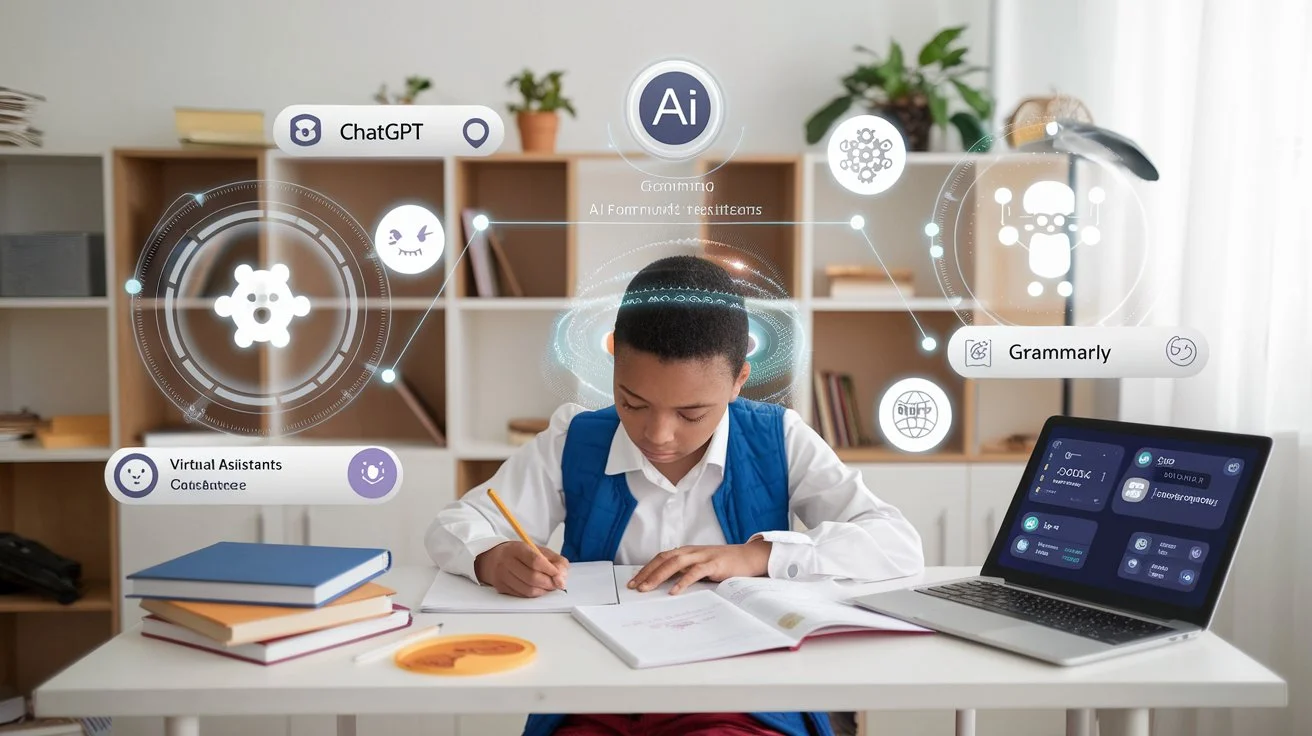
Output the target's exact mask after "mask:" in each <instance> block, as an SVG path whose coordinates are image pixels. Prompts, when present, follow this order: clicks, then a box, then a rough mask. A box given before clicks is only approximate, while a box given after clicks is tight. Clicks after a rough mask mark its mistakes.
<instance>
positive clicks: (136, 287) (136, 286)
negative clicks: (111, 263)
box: [123, 279, 141, 296]
mask: <svg viewBox="0 0 1312 736" xmlns="http://www.w3.org/2000/svg"><path fill="white" fill-rule="evenodd" d="M123 288H124V289H125V290H127V292H128V293H129V294H132V295H133V296H136V295H137V294H140V293H141V282H140V281H137V280H136V279H128V282H127V283H126V284H124V285H123Z"/></svg>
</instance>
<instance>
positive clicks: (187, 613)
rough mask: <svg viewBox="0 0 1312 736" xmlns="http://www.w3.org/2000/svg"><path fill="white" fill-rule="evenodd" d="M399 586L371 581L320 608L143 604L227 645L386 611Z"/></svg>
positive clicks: (157, 601)
mask: <svg viewBox="0 0 1312 736" xmlns="http://www.w3.org/2000/svg"><path fill="white" fill-rule="evenodd" d="M395 593H396V591H394V590H392V589H391V588H387V587H384V586H382V585H379V584H378V583H365V584H364V585H361V586H360V587H358V588H356V589H355V590H352V591H351V592H349V593H347V594H346V595H344V596H342V597H340V598H338V599H337V600H335V601H333V602H332V603H329V604H327V605H325V606H321V607H319V608H295V607H284V606H251V605H243V604H240V603H208V602H204V601H171V600H165V599H160V598H147V599H143V600H142V601H141V607H142V608H143V609H145V610H146V611H147V612H148V613H150V614H152V615H154V616H155V617H157V618H161V619H164V620H165V621H168V622H169V623H171V624H175V625H177V626H182V627H184V628H187V629H190V630H191V631H194V632H196V633H197V634H200V635H202V636H205V637H207V638H209V639H210V640H211V641H213V642H215V643H217V644H221V645H223V646H235V645H238V644H251V643H253V642H261V641H268V640H271V639H278V638H282V637H286V636H294V635H296V634H304V633H307V632H310V631H318V630H320V629H328V628H332V627H334V626H341V625H343V624H349V623H354V622H356V621H362V620H364V619H369V618H376V617H378V616H385V615H387V614H388V613H391V611H392V596H393V595H395Z"/></svg>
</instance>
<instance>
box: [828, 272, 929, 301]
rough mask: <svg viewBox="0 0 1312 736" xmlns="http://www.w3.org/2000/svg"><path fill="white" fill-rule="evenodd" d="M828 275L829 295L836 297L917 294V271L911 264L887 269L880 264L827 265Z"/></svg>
mask: <svg viewBox="0 0 1312 736" xmlns="http://www.w3.org/2000/svg"><path fill="white" fill-rule="evenodd" d="M825 275H826V276H828V277H829V296H830V297H831V298H833V299H869V300H872V301H878V300H881V299H894V300H896V299H901V298H905V299H910V298H912V297H914V296H915V293H916V289H915V283H914V282H915V274H914V273H912V271H911V269H909V268H895V269H892V270H891V271H886V270H884V268H883V267H881V266H842V265H834V266H828V267H826V268H825Z"/></svg>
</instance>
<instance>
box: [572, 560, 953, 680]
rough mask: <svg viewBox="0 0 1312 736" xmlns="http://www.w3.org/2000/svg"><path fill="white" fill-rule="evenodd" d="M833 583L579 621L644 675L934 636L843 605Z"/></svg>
mask: <svg viewBox="0 0 1312 736" xmlns="http://www.w3.org/2000/svg"><path fill="white" fill-rule="evenodd" d="M845 597H846V596H845V595H844V591H843V588H842V587H841V586H839V585H837V584H835V583H831V582H827V581H826V582H819V583H799V582H792V581H787V580H773V579H770V578H730V579H728V580H726V581H724V582H722V583H720V584H719V585H717V586H716V587H715V589H714V590H700V591H694V592H689V593H684V594H682V595H677V596H656V597H651V598H647V599H644V600H638V601H632V602H628V603H626V604H625V605H622V606H579V607H577V608H575V609H574V610H573V614H574V618H576V619H578V621H579V622H580V623H582V624H583V626H584V627H586V628H587V629H588V631H590V632H591V633H592V635H593V636H595V637H597V638H598V639H599V640H601V642H602V643H604V644H605V645H606V646H607V647H609V648H610V649H611V651H613V652H615V654H616V655H618V656H619V657H620V659H622V660H624V661H625V662H627V663H628V664H629V666H630V667H633V668H636V669H643V668H647V667H663V666H666V665H673V664H686V663H688V662H702V661H707V660H712V659H724V658H726V657H736V656H738V655H742V654H751V653H754V652H765V651H770V650H772V649H797V648H798V647H800V646H801V645H802V642H803V641H804V640H805V639H807V638H809V637H812V636H822V635H826V634H838V633H848V632H858V631H860V632H876V631H902V632H927V631H929V630H928V629H925V628H922V627H920V626H916V625H914V624H909V623H906V622H903V621H898V620H897V619H893V618H889V617H888V616H882V615H880V614H877V613H874V612H873V611H867V610H865V609H861V608H857V607H855V606H852V605H850V604H848V603H846V602H844V598H845Z"/></svg>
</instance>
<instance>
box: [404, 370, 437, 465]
mask: <svg viewBox="0 0 1312 736" xmlns="http://www.w3.org/2000/svg"><path fill="white" fill-rule="evenodd" d="M392 388H393V389H395V390H396V393H397V395H398V396H400V397H401V400H402V401H404V402H405V405H406V408H407V409H409V410H410V413H411V414H414V415H415V419H418V420H419V424H420V426H422V427H423V428H424V431H425V432H427V433H428V436H429V437H432V438H433V443H434V444H436V445H437V446H438V447H446V433H445V432H443V431H442V426H441V425H440V424H438V423H437V416H436V415H435V414H434V413H433V410H432V409H430V408H428V404H427V403H425V402H424V400H423V399H421V398H419V395H418V394H416V393H415V391H414V389H413V388H412V387H411V386H410V384H409V383H408V382H407V381H406V380H405V378H403V377H401V376H397V378H396V380H395V381H394V382H393V383H392Z"/></svg>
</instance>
